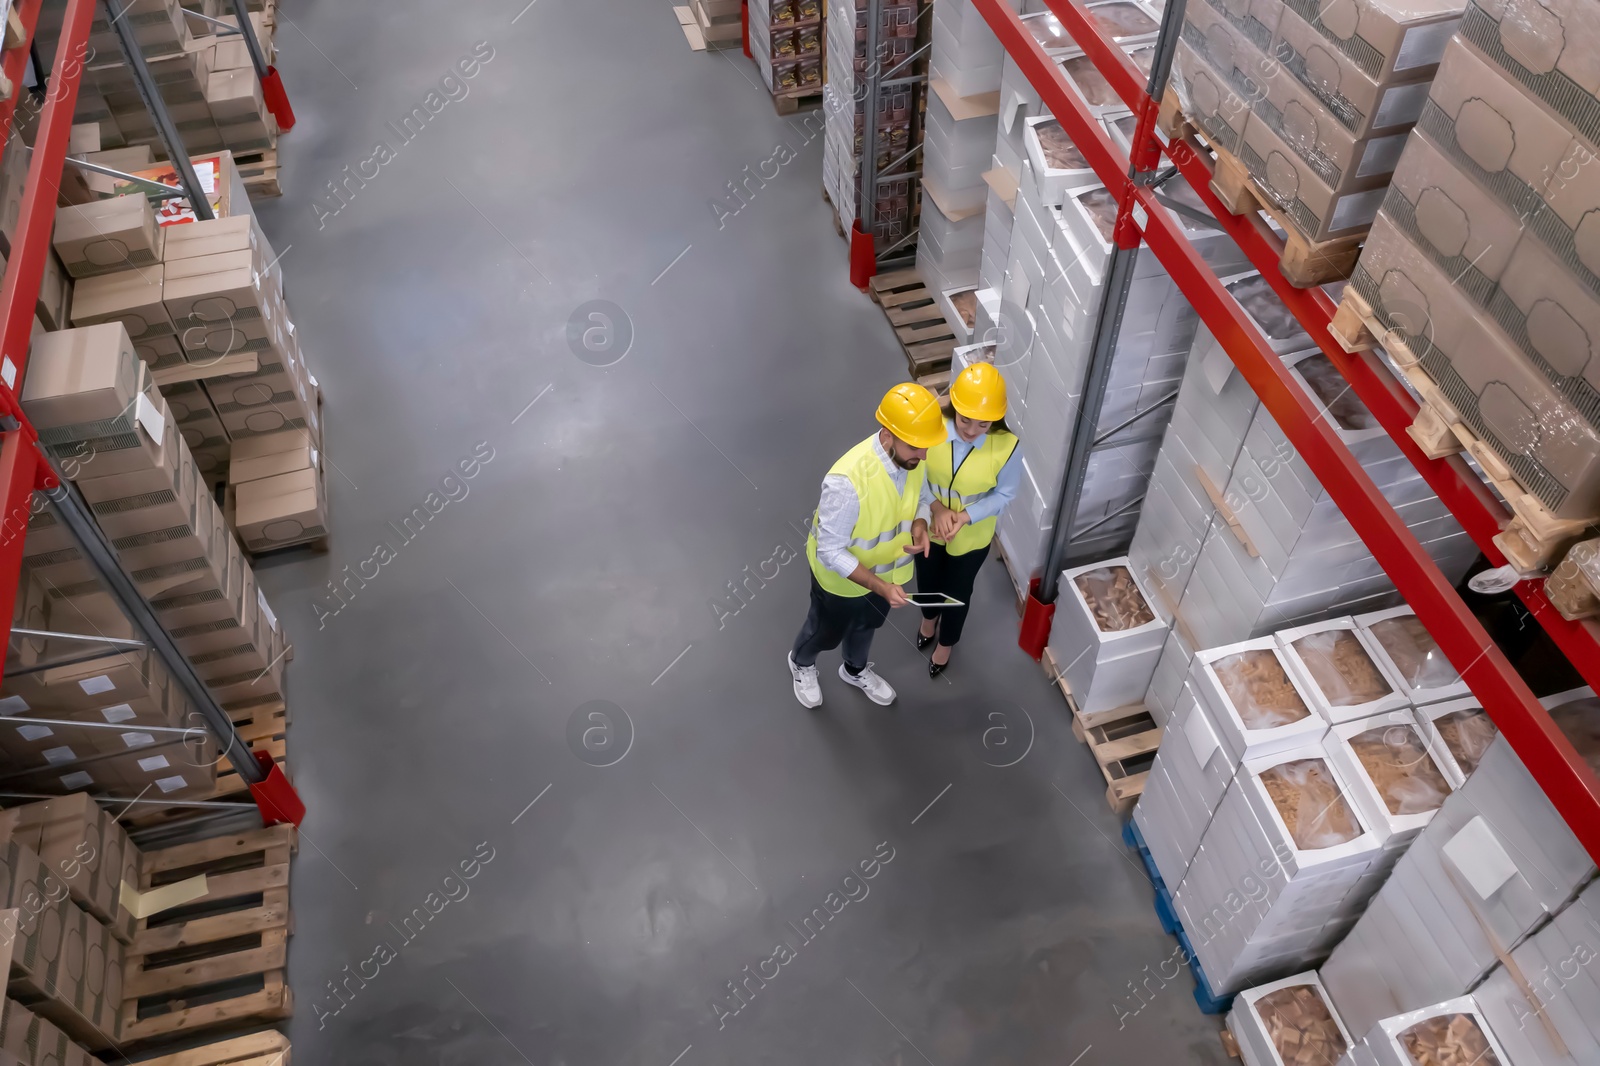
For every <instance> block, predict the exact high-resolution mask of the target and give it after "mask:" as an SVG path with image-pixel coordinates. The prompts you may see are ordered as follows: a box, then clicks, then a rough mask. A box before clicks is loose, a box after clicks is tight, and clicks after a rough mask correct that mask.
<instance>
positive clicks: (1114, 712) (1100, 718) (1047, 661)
mask: <svg viewBox="0 0 1600 1066" xmlns="http://www.w3.org/2000/svg"><path fill="white" fill-rule="evenodd" d="M1044 668H1045V673H1046V675H1048V676H1049V677H1050V679H1051V680H1052V681H1054V682H1055V685H1056V687H1057V688H1058V689H1060V690H1061V695H1062V697H1063V698H1064V699H1065V700H1066V701H1067V709H1068V711H1069V712H1071V714H1072V735H1073V736H1075V737H1077V738H1078V741H1079V742H1080V743H1082V744H1086V745H1088V747H1089V753H1090V754H1091V755H1093V756H1094V761H1095V765H1097V766H1099V767H1100V773H1101V775H1102V776H1103V777H1105V779H1106V803H1107V804H1108V805H1109V806H1110V807H1111V809H1112V810H1114V811H1116V812H1117V813H1118V814H1126V813H1127V812H1128V811H1130V810H1132V809H1133V805H1134V804H1135V803H1137V802H1139V797H1140V796H1141V795H1142V794H1143V793H1144V783H1145V779H1146V778H1148V777H1149V772H1150V764H1151V763H1152V762H1154V761H1155V757H1156V748H1157V746H1159V745H1160V743H1161V727H1160V726H1158V725H1156V722H1155V719H1154V718H1151V717H1150V713H1149V712H1148V711H1146V710H1145V708H1144V704H1142V703H1134V704H1129V705H1127V706H1125V707H1113V708H1110V709H1109V710H1104V711H1087V712H1085V711H1080V710H1079V709H1078V701H1077V700H1076V699H1074V698H1073V695H1072V687H1071V686H1070V685H1068V684H1067V678H1066V674H1065V673H1063V671H1062V667H1061V663H1060V662H1059V661H1057V659H1056V656H1055V653H1054V652H1052V651H1051V650H1050V649H1049V648H1046V649H1045V652H1044Z"/></svg>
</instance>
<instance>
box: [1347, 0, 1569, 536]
mask: <svg viewBox="0 0 1600 1066" xmlns="http://www.w3.org/2000/svg"><path fill="white" fill-rule="evenodd" d="M1597 40H1600V13H1597V10H1596V8H1595V5H1593V4H1592V3H1587V2H1583V0H1576V2H1573V0H1544V2H1536V0H1505V2H1501V3H1485V4H1478V3H1474V4H1472V5H1470V6H1469V7H1468V10H1467V15H1466V18H1465V19H1464V20H1463V22H1462V27H1461V33H1460V34H1459V35H1458V36H1457V37H1455V38H1453V39H1452V40H1451V42H1450V45H1449V48H1448V50H1447V51H1446V54H1445V57H1444V62H1443V63H1442V64H1441V66H1440V68H1439V72H1438V76H1437V77H1436V78H1435V79H1434V82H1433V84H1432V87H1431V91H1430V94H1429V96H1428V99H1427V101H1426V103H1425V106H1424V109H1423V113H1422V117H1421V119H1420V120H1419V121H1418V123H1417V127H1416V130H1415V131H1413V133H1412V134H1411V137H1410V139H1409V141H1408V143H1407V145H1406V149H1405V154H1404V156H1403V157H1402V158H1401V160H1400V165H1399V169H1398V170H1397V172H1396V174H1395V180H1394V184H1393V186H1392V187H1391V188H1390V190H1389V192H1388V195H1387V197H1386V198H1385V199H1384V201H1383V209H1382V212H1381V214H1380V216H1379V219H1378V222H1377V224H1376V225H1375V226H1374V227H1373V230H1372V233H1371V235H1370V236H1369V238H1368V240H1367V245H1366V248H1365V250H1364V251H1363V252H1362V255H1361V259H1360V261H1359V262H1358V264H1357V268H1356V273H1355V275H1354V276H1353V277H1352V279H1351V284H1352V285H1353V287H1354V288H1355V290H1356V291H1357V292H1358V293H1360V294H1361V296H1362V297H1363V298H1364V299H1365V301H1366V302H1367V303H1368V304H1369V305H1370V306H1371V309H1372V312H1373V314H1374V315H1375V316H1376V318H1377V319H1378V320H1379V322H1380V323H1382V325H1383V326H1385V327H1387V328H1389V329H1391V330H1393V331H1394V333H1395V335H1396V336H1397V337H1398V339H1399V340H1401V341H1403V346H1402V345H1392V346H1391V347H1392V350H1391V352H1390V354H1391V356H1393V357H1394V358H1396V359H1402V360H1407V361H1415V362H1416V363H1420V367H1421V369H1422V371H1424V372H1425V373H1426V375H1427V378H1428V379H1429V380H1430V381H1431V383H1432V384H1433V385H1434V386H1435V389H1434V390H1433V393H1432V394H1431V395H1430V406H1431V408H1432V413H1433V415H1434V416H1435V417H1437V418H1438V419H1439V420H1441V421H1442V422H1443V423H1455V422H1458V421H1459V422H1464V423H1465V424H1466V425H1467V426H1468V427H1469V428H1470V429H1471V430H1472V432H1473V433H1474V434H1475V435H1477V436H1478V437H1479V438H1480V439H1481V440H1482V441H1483V442H1484V444H1485V445H1487V446H1488V448H1489V449H1490V450H1491V451H1492V452H1493V456H1492V457H1490V458H1491V460H1492V459H1493V458H1496V457H1497V458H1498V459H1499V460H1500V462H1501V463H1503V464H1504V467H1506V468H1508V469H1509V477H1512V478H1514V479H1515V480H1516V482H1517V483H1518V484H1520V485H1521V487H1522V488H1524V489H1525V490H1527V492H1528V493H1530V494H1531V495H1533V496H1534V497H1536V498H1537V500H1538V501H1539V503H1540V504H1542V505H1543V506H1544V507H1545V508H1546V509H1548V511H1549V512H1551V513H1553V514H1554V515H1556V516H1559V517H1562V518H1579V519H1582V518H1590V517H1593V516H1594V515H1596V514H1600V339H1597V338H1600V242H1597V241H1596V240H1595V238H1594V234H1593V232H1592V229H1593V227H1592V220H1593V219H1594V218H1595V217H1596V212H1597V210H1600V191H1597V190H1600V183H1597V182H1596V181H1595V180H1594V176H1593V173H1592V170H1591V169H1590V165H1591V164H1592V162H1593V160H1594V158H1595V155H1596V152H1597V145H1600V120H1597V119H1596V115H1600V99H1597V94H1600V87H1597V85H1596V83H1595V80H1594V79H1593V78H1592V77H1590V76H1589V75H1588V73H1587V71H1588V69H1589V65H1590V64H1591V60H1592V57H1593V55H1594V51H1595V47H1596V42H1597ZM1503 476H1504V475H1503Z"/></svg>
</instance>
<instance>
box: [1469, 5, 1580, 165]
mask: <svg viewBox="0 0 1600 1066" xmlns="http://www.w3.org/2000/svg"><path fill="white" fill-rule="evenodd" d="M1461 36H1462V37H1463V38H1465V39H1466V40H1468V41H1470V42H1472V44H1473V45H1475V46H1476V47H1477V48H1478V49H1479V50H1480V51H1481V52H1482V53H1483V54H1484V55H1486V56H1488V57H1489V58H1490V59H1491V60H1493V61H1494V62H1495V64H1497V65H1498V66H1499V67H1500V69H1501V70H1504V71H1506V72H1507V73H1508V74H1510V75H1511V76H1512V77H1514V78H1516V79H1517V80H1518V81H1519V82H1521V83H1522V84H1523V85H1524V86H1526V87H1527V88H1528V89H1529V90H1530V91H1532V92H1533V94H1534V95H1535V96H1538V97H1539V99H1541V100H1543V101H1544V102H1545V105H1546V106H1548V107H1549V108H1550V109H1551V110H1553V111H1555V112H1556V113H1557V114H1558V115H1560V116H1561V117H1562V118H1563V119H1565V120H1566V121H1567V122H1568V123H1569V124H1570V125H1571V126H1572V128H1573V129H1575V130H1577V131H1578V132H1579V133H1580V134H1582V135H1583V136H1584V137H1586V138H1587V139H1588V140H1589V142H1590V143H1591V144H1600V67H1597V66H1596V64H1595V47H1594V42H1595V41H1596V40H1597V39H1600V9H1597V8H1596V7H1595V5H1593V4H1591V3H1588V2H1587V0H1471V2H1469V3H1468V4H1467V10H1466V15H1465V17H1464V18H1463V19H1462V21H1461Z"/></svg>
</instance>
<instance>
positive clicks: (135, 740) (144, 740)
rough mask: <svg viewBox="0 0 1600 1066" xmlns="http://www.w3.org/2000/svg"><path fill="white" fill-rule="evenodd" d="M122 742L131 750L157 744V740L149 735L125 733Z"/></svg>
mask: <svg viewBox="0 0 1600 1066" xmlns="http://www.w3.org/2000/svg"><path fill="white" fill-rule="evenodd" d="M122 742H123V743H124V744H126V745H127V746H128V747H130V748H148V747H149V746H150V745H152V744H154V743H155V742H156V738H155V737H153V736H151V735H150V734H149V733H124V734H122Z"/></svg>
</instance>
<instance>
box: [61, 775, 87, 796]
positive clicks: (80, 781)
mask: <svg viewBox="0 0 1600 1066" xmlns="http://www.w3.org/2000/svg"><path fill="white" fill-rule="evenodd" d="M92 784H94V778H92V777H90V776H89V774H88V772H87V771H84V770H74V771H73V772H72V773H70V774H62V775H61V787H63V788H65V789H66V790H67V791H68V792H76V791H77V790H79V789H83V788H88V787H89V786H90V785H92Z"/></svg>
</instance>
